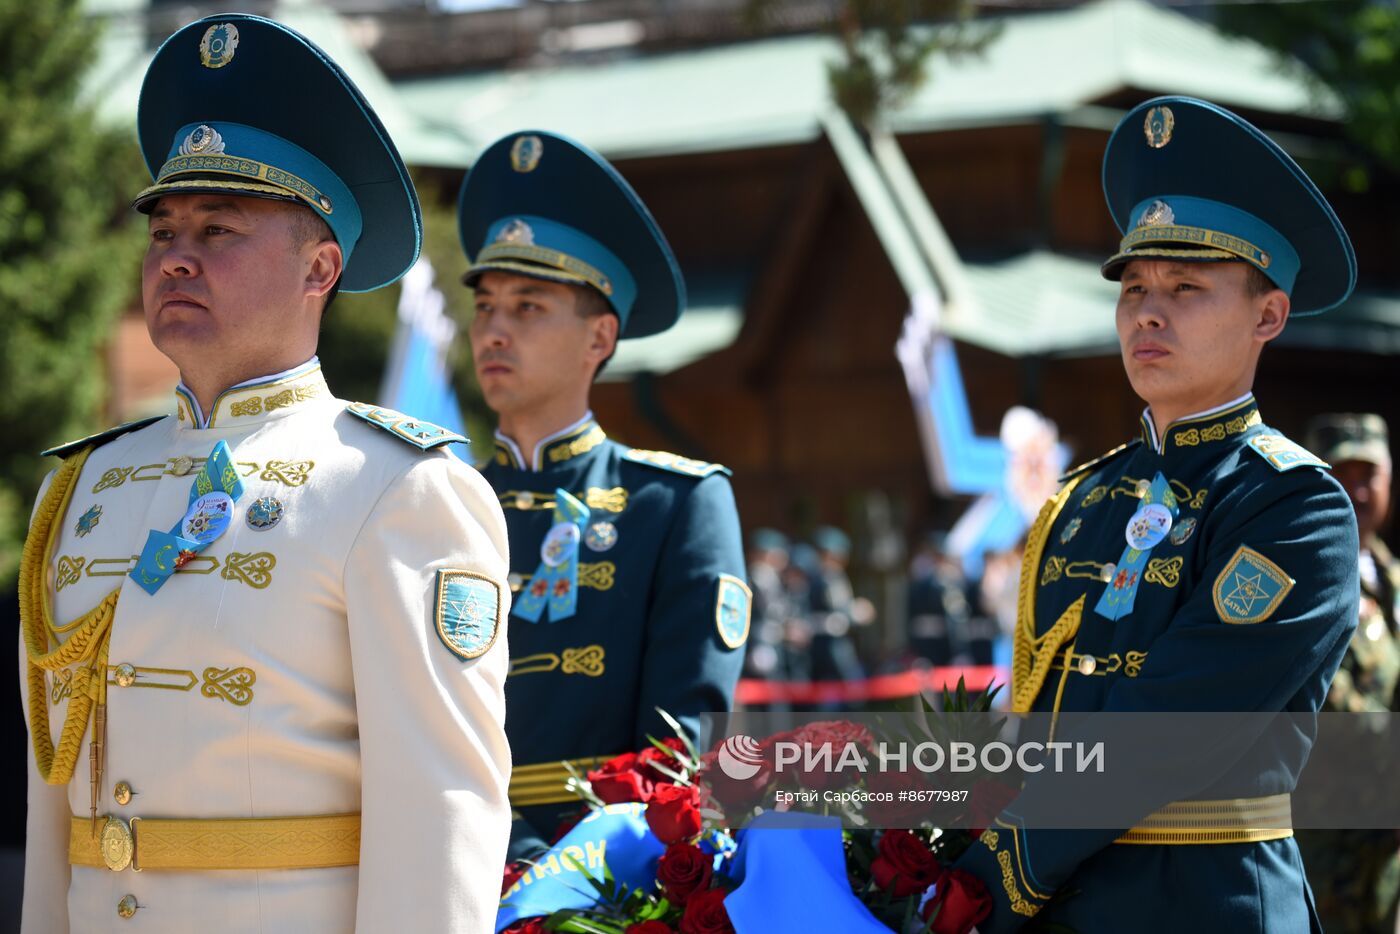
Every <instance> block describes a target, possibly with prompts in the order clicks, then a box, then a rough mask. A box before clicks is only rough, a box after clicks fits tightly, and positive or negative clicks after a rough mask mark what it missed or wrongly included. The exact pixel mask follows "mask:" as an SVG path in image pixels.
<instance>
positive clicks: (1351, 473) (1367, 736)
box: [1298, 414, 1400, 934]
mask: <svg viewBox="0 0 1400 934" xmlns="http://www.w3.org/2000/svg"><path fill="white" fill-rule="evenodd" d="M1308 437H1309V447H1310V448H1312V449H1313V450H1315V451H1316V452H1317V453H1318V455H1319V456H1320V457H1322V458H1323V459H1324V460H1326V461H1328V462H1330V463H1331V464H1332V470H1333V474H1334V476H1336V478H1337V479H1338V480H1339V481H1340V482H1341V484H1342V488H1343V489H1345V490H1346V491H1347V496H1349V497H1350V498H1351V502H1352V506H1353V508H1354V509H1355V510H1356V525H1357V529H1358V531H1359V532H1360V536H1361V553H1360V570H1361V612H1360V617H1359V622H1358V624H1357V627H1356V633H1355V635H1353V636H1352V638H1351V644H1350V645H1349V646H1348V647H1347V652H1346V655H1344V656H1343V657H1342V667H1341V668H1340V669H1338V671H1337V676H1336V678H1334V679H1333V681H1332V687H1331V689H1330V690H1329V691H1328V692H1327V703H1326V707H1325V709H1326V710H1331V711H1337V712H1343V713H1382V712H1386V711H1390V710H1392V709H1393V707H1392V705H1393V704H1394V702H1395V691H1396V684H1397V682H1400V629H1397V626H1396V622H1397V621H1396V615H1397V613H1396V610H1397V599H1400V563H1397V562H1396V560H1395V558H1394V557H1393V556H1392V555H1391V553H1390V550H1389V549H1388V548H1386V546H1385V543H1384V542H1382V541H1381V539H1380V535H1379V534H1378V533H1379V530H1380V527H1381V526H1382V525H1383V524H1384V522H1385V520H1386V514H1387V513H1388V512H1389V508H1390V481H1391V457H1390V443H1389V433H1388V431H1387V429H1386V424H1385V420H1384V419H1382V418H1381V417H1380V416H1379V415H1374V414H1336V415H1324V416H1321V417H1319V418H1317V419H1315V420H1314V421H1313V422H1312V424H1311V425H1310V426H1309V431H1308ZM1373 726H1374V722H1372V721H1369V719H1368V718H1346V719H1345V720H1342V721H1341V722H1339V723H1335V725H1333V729H1352V730H1355V731H1357V732H1358V733H1359V739H1360V740H1361V742H1360V743H1358V744H1357V745H1356V748H1358V749H1362V748H1366V745H1367V743H1368V742H1374V733H1373V732H1372V727H1373ZM1335 765H1336V764H1335V763H1334V767H1335ZM1364 768H1365V763H1359V764H1358V769H1364ZM1373 791H1374V794H1375V795H1376V796H1377V797H1378V798H1380V797H1388V796H1390V795H1393V794H1394V793H1395V791H1394V789H1393V788H1390V787H1377V788H1374V789H1373ZM1298 846H1299V849H1300V850H1301V851H1302V853H1303V865H1304V866H1306V867H1307V871H1308V881H1309V882H1310V883H1311V885H1312V889H1313V892H1314V893H1315V894H1316V896H1317V909H1318V914H1319V915H1320V916H1321V918H1322V925H1323V928H1324V930H1326V931H1327V932H1328V934H1347V932H1356V934H1366V932H1370V931H1385V932H1390V931H1393V930H1394V929H1395V922H1396V905H1397V902H1400V852H1397V849H1398V845H1397V841H1396V836H1395V833H1394V832H1393V831H1390V830H1328V831H1317V830H1314V831H1299V833H1298Z"/></svg>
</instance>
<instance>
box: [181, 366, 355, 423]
mask: <svg viewBox="0 0 1400 934" xmlns="http://www.w3.org/2000/svg"><path fill="white" fill-rule="evenodd" d="M330 398H332V396H331V392H330V388H329V387H328V386H327V385H326V378H325V376H324V375H323V374H322V373H321V364H320V362H319V361H316V360H312V361H310V362H309V363H307V364H305V365H303V366H299V367H297V368H296V369H294V370H289V371H287V372H285V373H279V374H277V375H275V376H270V377H268V378H267V379H266V380H259V381H255V382H250V383H246V384H244V385H241V386H235V387H233V388H232V389H225V390H224V391H223V392H222V393H220V394H219V397H218V398H217V399H215V400H214V406H213V411H212V412H210V414H209V420H208V422H207V423H206V424H205V425H200V424H199V416H198V414H197V413H198V412H199V404H198V403H197V402H196V401H195V398H194V395H193V394H192V393H191V392H190V391H189V390H188V389H186V388H185V387H184V385H183V384H182V385H180V386H176V387H175V417H176V420H177V421H176V424H177V425H178V427H180V428H183V429H186V430H194V429H198V428H243V427H245V426H249V425H255V424H257V423H259V422H264V421H269V420H271V419H275V418H281V417H283V416H285V415H291V414H293V413H295V412H296V411H298V410H299V409H300V408H301V407H302V406H303V405H304V404H305V403H307V402H310V401H311V400H313V399H330Z"/></svg>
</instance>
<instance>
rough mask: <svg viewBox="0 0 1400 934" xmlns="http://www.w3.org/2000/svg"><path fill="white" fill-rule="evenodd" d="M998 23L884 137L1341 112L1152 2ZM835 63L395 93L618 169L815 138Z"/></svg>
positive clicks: (785, 41) (788, 45)
mask: <svg viewBox="0 0 1400 934" xmlns="http://www.w3.org/2000/svg"><path fill="white" fill-rule="evenodd" d="M1001 22H1002V29H1001V31H1000V34H999V35H998V36H997V38H996V39H995V40H993V41H992V43H991V44H990V45H989V46H988V47H987V49H986V51H985V53H984V54H982V55H980V56H979V55H970V56H963V57H960V58H959V59H957V60H956V61H950V60H947V59H941V58H940V59H936V60H935V61H934V62H933V64H932V68H931V80H930V81H929V83H928V84H927V85H926V86H925V87H924V88H922V89H921V90H920V91H919V92H918V93H917V94H915V95H914V96H913V97H912V99H910V100H909V101H908V102H907V103H906V104H905V105H904V106H903V107H902V108H900V109H898V110H896V111H895V112H893V113H891V114H890V115H889V117H888V120H889V123H890V125H891V127H892V128H893V129H895V130H896V131H914V130H924V129H934V128H943V127H952V126H959V125H967V124H976V123H985V122H1006V121H1007V120H1008V119H1017V118H1031V117H1035V116H1038V115H1040V114H1044V113H1047V112H1053V113H1065V112H1072V111H1074V110H1076V109H1078V108H1080V107H1082V106H1084V105H1085V104H1089V103H1091V102H1093V101H1095V100H1098V99H1100V98H1101V97H1103V96H1104V95H1107V94H1109V93H1111V92H1114V91H1117V90H1120V89H1123V88H1140V89H1144V90H1161V91H1164V92H1166V91H1171V92H1172V93H1185V94H1198V95H1200V96H1203V97H1208V98H1210V99H1211V100H1215V101H1218V102H1220V103H1222V104H1224V105H1226V106H1234V107H1243V108H1250V109H1257V110H1264V111H1273V112H1281V113H1300V112H1302V113H1306V112H1313V113H1317V114H1319V115H1323V116H1335V115H1336V114H1337V113H1338V108H1337V105H1336V104H1335V103H1334V102H1331V101H1328V100H1322V101H1318V100H1315V99H1314V95H1313V92H1312V91H1311V89H1310V88H1309V86H1308V85H1307V84H1306V82H1305V81H1304V80H1303V78H1302V77H1301V76H1300V75H1299V74H1296V73H1294V72H1293V71H1292V70H1290V69H1286V68H1281V67H1280V64H1279V62H1278V60H1277V59H1276V58H1274V57H1273V56H1272V55H1271V53H1269V52H1267V51H1266V50H1265V49H1263V47H1261V46H1259V45H1257V44H1255V43H1252V42H1249V41H1246V40H1240V39H1234V38H1230V37H1227V36H1224V35H1222V34H1221V33H1219V32H1218V31H1217V30H1215V29H1214V28H1212V27H1211V26H1210V25H1209V24H1206V23H1203V22H1201V21H1199V20H1196V19H1192V18H1190V17H1187V16H1183V15H1182V14H1180V13H1177V12H1174V11H1171V10H1167V9H1163V8H1162V7H1159V6H1155V5H1153V4H1151V3H1149V2H1147V0H1101V2H1099V3H1093V4H1087V5H1084V6H1080V7H1076V8H1073V9H1070V10H1060V11H1047V12H1042V13H1034V14H1025V15H1018V16H1013V17H1008V18H1006V19H1004V20H1002V21H1001ZM839 57H840V53H839V49H838V47H837V45H836V43H835V42H834V41H833V40H832V39H830V38H828V37H826V36H799V37H789V38H779V39H763V40H755V41H752V42H744V43H737V44H734V45H729V46H721V47H716V48H708V49H700V50H688V51H681V52H668V53H664V54H654V55H644V56H639V57H636V58H631V59H620V60H614V61H608V62H602V63H598V62H592V63H577V64H567V65H563V66H559V67H553V68H531V69H517V70H507V71H492V72H481V73H473V74H463V75H455V76H448V77H436V78H425V79H417V80H411V81H402V82H399V83H398V84H397V87H398V89H399V90H400V92H401V94H402V95H403V98H404V100H405V101H406V102H407V103H408V105H409V106H410V107H412V108H413V109H415V110H417V111H418V112H419V113H420V114H422V115H423V117H424V118H425V119H426V120H429V121H432V122H433V123H435V124H438V125H440V126H443V127H446V128H451V129H452V130H454V131H456V132H459V133H461V134H463V135H464V136H466V137H467V138H468V139H470V140H471V141H472V143H473V144H474V146H475V148H476V149H477V150H478V151H479V150H480V149H481V148H483V147H484V146H485V145H487V144H488V143H490V142H491V141H492V140H494V139H496V138H498V137H500V136H503V135H505V134H507V133H510V132H512V131H514V130H518V129H522V128H525V127H547V128H549V129H551V130H554V131H557V132H561V133H565V134H567V135H570V136H573V137H575V138H577V139H580V140H582V141H583V142H585V143H587V144H589V145H590V146H593V147H594V148H595V149H598V150H599V151H601V152H603V153H604V154H606V155H608V156H610V157H614V158H617V157H624V156H639V155H654V154H671V153H682V152H692V151H704V150H724V149H735V148H751V147H755V146H766V145H775V144H784V143H796V142H804V141H809V140H812V139H815V138H817V136H818V135H819V134H820V133H821V132H822V128H821V118H822V114H823V112H824V111H826V109H827V108H828V107H829V106H830V99H829V95H828V91H827V79H826V66H827V64H828V63H829V62H835V61H837V60H839ZM1110 125H1111V124H1110Z"/></svg>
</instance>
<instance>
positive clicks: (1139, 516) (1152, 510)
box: [1123, 503, 1172, 551]
mask: <svg viewBox="0 0 1400 934" xmlns="http://www.w3.org/2000/svg"><path fill="white" fill-rule="evenodd" d="M1171 528H1172V511H1171V510H1170V509H1168V508H1167V507H1166V506H1163V505H1162V504H1161V503H1148V504H1147V505H1146V506H1142V507H1140V508H1139V509H1138V511H1137V512H1135V513H1133V517H1132V518H1131V519H1129V520H1128V526H1127V528H1125V529H1124V530H1123V537H1124V538H1126V539H1127V540H1128V547H1129V548H1135V549H1137V550H1138V551H1147V550H1148V549H1150V548H1152V547H1153V546H1155V545H1156V544H1157V543H1158V542H1160V541H1161V540H1162V539H1164V538H1166V537H1167V533H1168V532H1170V531H1171Z"/></svg>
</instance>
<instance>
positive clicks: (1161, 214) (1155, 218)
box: [1138, 201, 1176, 227]
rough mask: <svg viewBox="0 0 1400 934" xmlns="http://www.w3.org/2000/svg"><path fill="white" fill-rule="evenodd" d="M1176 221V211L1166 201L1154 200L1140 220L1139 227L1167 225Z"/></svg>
mask: <svg viewBox="0 0 1400 934" xmlns="http://www.w3.org/2000/svg"><path fill="white" fill-rule="evenodd" d="M1175 223H1176V212H1175V211H1173V210H1172V206H1171V205H1170V204H1167V202H1165V201H1153V202H1152V203H1151V204H1149V205H1148V206H1147V210H1146V211H1143V212H1142V217H1141V218H1140V219H1139V220H1138V226H1139V227H1165V226H1170V225H1172V224H1175Z"/></svg>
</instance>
